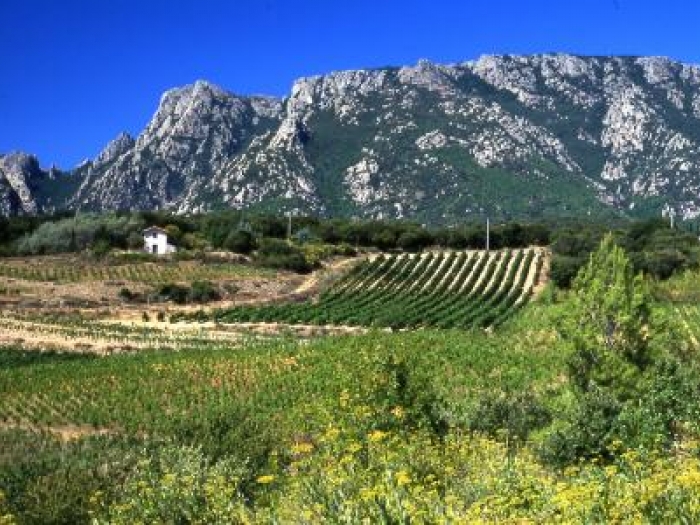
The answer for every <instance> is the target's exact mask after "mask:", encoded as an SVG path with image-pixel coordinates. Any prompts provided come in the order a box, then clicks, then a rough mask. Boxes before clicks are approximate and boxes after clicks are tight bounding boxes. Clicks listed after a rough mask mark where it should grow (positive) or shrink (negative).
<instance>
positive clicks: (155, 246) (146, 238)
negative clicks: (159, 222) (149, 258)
mask: <svg viewBox="0 0 700 525" xmlns="http://www.w3.org/2000/svg"><path fill="white" fill-rule="evenodd" d="M143 249H144V250H145V251H147V252H148V253H153V254H155V255H167V254H168V253H174V252H175V251H176V250H177V249H176V248H175V246H173V245H172V244H170V243H168V232H166V231H165V230H164V229H163V228H158V227H157V226H151V227H150V228H146V229H145V230H143Z"/></svg>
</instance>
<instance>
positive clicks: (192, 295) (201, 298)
mask: <svg viewBox="0 0 700 525" xmlns="http://www.w3.org/2000/svg"><path fill="white" fill-rule="evenodd" d="M188 297H189V300H190V301H191V302H193V303H207V302H209V301H218V300H219V299H221V294H220V293H219V291H218V290H217V289H216V287H215V286H214V285H213V284H212V283H211V282H210V281H195V282H193V283H192V288H191V289H190V291H189V293H188Z"/></svg>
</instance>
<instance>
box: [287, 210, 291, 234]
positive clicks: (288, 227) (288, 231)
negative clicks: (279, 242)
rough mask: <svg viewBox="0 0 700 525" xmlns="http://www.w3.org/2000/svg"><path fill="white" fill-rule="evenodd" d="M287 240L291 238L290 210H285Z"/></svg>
mask: <svg viewBox="0 0 700 525" xmlns="http://www.w3.org/2000/svg"><path fill="white" fill-rule="evenodd" d="M287 240H290V241H291V240H292V212H291V211H288V212H287Z"/></svg>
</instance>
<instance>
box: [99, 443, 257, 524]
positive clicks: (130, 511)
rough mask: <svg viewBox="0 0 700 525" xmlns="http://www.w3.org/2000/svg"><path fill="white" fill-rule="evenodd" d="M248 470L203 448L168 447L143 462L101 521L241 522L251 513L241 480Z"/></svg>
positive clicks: (102, 512) (105, 505) (108, 505)
mask: <svg viewBox="0 0 700 525" xmlns="http://www.w3.org/2000/svg"><path fill="white" fill-rule="evenodd" d="M246 473H247V469H246V466H245V464H242V465H239V464H236V463H234V462H232V461H230V460H221V461H218V462H213V461H211V460H209V459H208V458H207V457H206V456H205V455H204V454H203V453H202V451H201V450H200V449H198V448H192V447H182V446H173V445H168V446H164V447H162V448H160V449H157V450H155V451H153V452H151V453H150V454H148V455H146V457H145V459H142V460H141V461H139V463H138V464H137V465H136V467H135V468H134V470H133V472H132V473H131V475H130V476H129V478H128V479H127V480H126V482H125V483H124V484H123V486H122V490H121V491H120V494H119V497H118V498H117V499H116V501H112V502H104V503H103V506H102V508H101V509H100V510H99V511H98V516H97V519H96V520H95V522H96V523H113V524H115V525H117V524H125V525H126V524H132V523H192V522H194V523H222V524H223V523H241V522H243V521H246V522H247V521H248V520H245V516H246V514H247V510H246V508H245V504H244V502H245V499H244V497H243V494H242V491H241V481H242V479H243V478H244V477H245V475H246Z"/></svg>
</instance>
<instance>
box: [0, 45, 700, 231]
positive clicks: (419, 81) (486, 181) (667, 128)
mask: <svg viewBox="0 0 700 525" xmlns="http://www.w3.org/2000/svg"><path fill="white" fill-rule="evenodd" d="M665 206H671V207H673V208H675V209H676V211H677V212H678V213H679V214H680V215H682V216H683V217H685V218H693V217H696V216H698V215H700V68H699V67H697V66H693V65H687V64H682V63H679V62H675V61H672V60H670V59H666V58H659V57H581V56H573V55H566V54H544V55H533V56H510V55H492V56H483V57H481V58H479V59H478V60H476V61H470V62H464V63H460V64H453V65H439V64H434V63H430V62H428V61H420V62H419V63H418V64H417V65H415V66H411V67H401V68H382V69H373V70H358V71H342V72H336V73H331V74H328V75H323V76H317V77H309V78H302V79H299V80H297V81H296V82H295V83H294V85H293V87H292V90H291V93H290V95H289V96H288V97H286V98H284V99H276V98H272V97H249V96H238V95H234V94H232V93H229V92H227V91H225V90H223V89H221V88H219V87H217V86H213V85H211V84H209V83H207V82H202V81H199V82H196V83H195V84H193V85H189V86H185V87H182V88H177V89H173V90H170V91H168V92H166V93H165V94H164V95H163V97H162V98H161V101H160V105H159V107H158V109H157V111H156V113H155V115H154V117H153V119H152V120H151V122H150V124H149V125H148V126H147V127H146V129H144V130H143V131H142V132H141V134H140V135H139V136H138V137H136V138H132V137H130V136H129V135H126V134H122V135H120V136H119V137H117V138H116V139H115V140H114V141H112V142H111V143H110V144H109V145H107V147H106V148H105V149H104V151H103V152H102V153H100V155H98V156H97V158H95V159H94V160H91V161H88V162H85V163H83V164H82V165H80V166H79V167H78V168H76V169H74V170H72V171H71V172H69V173H66V174H60V173H58V172H57V171H56V170H50V171H48V172H44V171H42V170H40V169H39V168H38V164H37V162H36V159H34V158H33V157H29V156H26V155H22V154H13V155H7V156H5V157H2V158H0V213H1V214H5V215H7V214H14V213H37V212H40V211H52V210H55V209H60V208H71V209H74V208H76V209H83V210H112V209H153V208H167V209H172V210H175V211H178V212H183V213H184V212H194V211H204V210H210V209H216V208H222V207H233V208H248V207H252V208H257V209H266V210H277V211H284V210H289V209H295V210H299V211H303V212H307V213H315V214H323V215H345V216H352V215H357V216H372V217H410V218H414V219H417V220H420V221H424V222H434V223H435V222H452V221H455V220H462V219H464V218H465V217H469V216H474V215H475V214H479V215H483V214H486V213H488V214H489V215H491V216H492V217H495V218H508V217H520V218H524V217H543V216H561V215H582V214H592V215H601V214H603V215H606V214H608V215H610V214H627V215H645V214H651V213H658V211H659V210H660V209H661V208H662V207H665Z"/></svg>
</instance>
